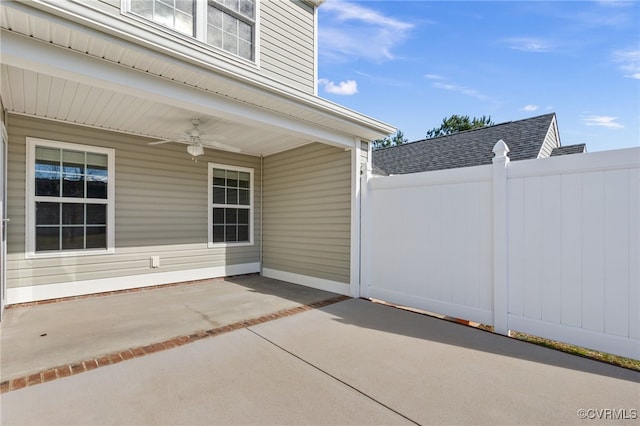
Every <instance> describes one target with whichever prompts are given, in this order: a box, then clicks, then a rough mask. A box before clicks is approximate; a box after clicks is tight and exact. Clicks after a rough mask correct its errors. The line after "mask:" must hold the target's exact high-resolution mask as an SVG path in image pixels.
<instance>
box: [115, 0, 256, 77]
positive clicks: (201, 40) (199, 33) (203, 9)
mask: <svg viewBox="0 0 640 426" xmlns="http://www.w3.org/2000/svg"><path fill="white" fill-rule="evenodd" d="M131 1H132V0H121V11H122V12H123V13H124V14H126V15H127V16H128V17H131V18H133V19H135V20H136V21H138V22H142V23H144V24H146V25H151V26H153V27H154V28H157V29H160V30H162V31H164V32H167V33H170V34H172V35H174V36H176V37H178V38H181V39H183V40H185V41H187V42H188V43H193V42H194V41H195V42H197V43H198V44H199V45H201V46H204V47H206V48H207V49H209V50H212V51H215V52H220V53H222V54H224V55H227V56H230V57H233V58H236V59H240V60H242V61H246V62H247V63H249V64H252V65H258V63H259V60H258V58H259V44H260V43H259V40H260V37H258V34H259V28H260V25H259V11H260V0H255V3H254V10H253V15H254V16H253V20H252V21H253V44H252V50H253V52H252V53H253V58H251V59H247V58H244V57H242V56H240V55H237V54H235V53H233V52H229V51H228V50H225V49H224V48H221V47H217V46H214V45H211V44H209V43H207V8H208V6H209V1H208V0H195V2H196V8H195V16H194V21H195V22H194V24H195V25H194V27H195V35H189V34H185V33H183V32H182V31H179V30H177V29H175V28H172V27H169V26H166V25H162V24H160V23H158V22H156V21H153V20H151V19H148V18H145V17H143V16H141V15H138V14H136V13H135V12H132V11H131ZM222 7H224V5H222ZM225 13H226V12H225ZM231 16H233V17H235V15H234V14H231Z"/></svg>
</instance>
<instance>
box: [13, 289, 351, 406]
mask: <svg viewBox="0 0 640 426" xmlns="http://www.w3.org/2000/svg"><path fill="white" fill-rule="evenodd" d="M348 299H350V297H348V296H337V297H333V298H331V299H325V300H321V301H319V302H314V303H310V304H308V305H301V306H296V307H295V308H288V309H283V310H280V311H277V312H274V313H272V314H268V315H263V316H261V317H257V318H251V319H247V320H243V321H238V322H235V323H232V324H228V325H225V326H222V327H217V328H212V329H210V330H200V331H196V332H195V333H192V334H189V335H184V336H178V337H174V338H172V339H169V340H165V341H164V342H159V343H153V344H150V345H146V346H138V347H134V348H129V349H126V350H124V351H120V352H114V353H111V354H107V355H103V356H101V357H98V358H93V359H89V360H86V361H78V362H74V363H72V364H65V365H60V366H58V367H53V368H50V369H47V370H43V371H40V372H38V373H34V374H29V375H27V376H22V377H16V378H14V379H9V380H5V381H3V382H2V383H0V394H2V393H5V392H9V391H13V390H18V389H22V388H24V387H27V386H33V385H39V384H41V383H46V382H50V381H52V380H55V379H60V378H63V377H68V376H72V375H74V374H79V373H83V372H85V371H90V370H93V369H95V368H99V367H104V366H106V365H111V364H117V363H119V362H121V361H126V360H128V359H132V358H138V357H141V356H145V355H149V354H152V353H155V352H160V351H163V350H166V349H171V348H175V347H177V346H182V345H185V344H187V343H192V342H195V341H197V340H201V339H204V338H207V337H213V336H218V335H220V334H224V333H228V332H230V331H234V330H239V329H241V328H246V327H251V326H254V325H258V324H262V323H265V322H268V321H272V320H275V319H278V318H284V317H288V316H291V315H295V314H298V313H301V312H305V311H309V310H312V309H318V308H322V307H324V306H328V305H332V304H334V303H338V302H342V301H344V300H348Z"/></svg>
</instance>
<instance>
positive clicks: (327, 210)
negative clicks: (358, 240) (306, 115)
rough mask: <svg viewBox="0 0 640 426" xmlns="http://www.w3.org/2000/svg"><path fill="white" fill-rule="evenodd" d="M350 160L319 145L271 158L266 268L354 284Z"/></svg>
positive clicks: (266, 192) (266, 191) (266, 200)
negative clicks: (351, 263)
mask: <svg viewBox="0 0 640 426" xmlns="http://www.w3.org/2000/svg"><path fill="white" fill-rule="evenodd" d="M350 158H351V153H350V152H345V150H343V149H339V148H334V147H330V146H326V145H322V144H317V143H316V144H310V145H305V146H303V147H300V148H296V149H293V150H290V151H286V152H282V153H279V154H275V155H271V156H269V157H265V159H264V188H265V189H264V197H265V198H264V224H263V229H264V247H263V267H265V268H269V269H274V270H278V271H284V272H290V273H295V274H301V275H306V276H310V277H315V278H323V279H328V280H333V281H337V282H342V283H348V282H349V278H350V263H349V262H350V230H351V217H350V216H351V162H350Z"/></svg>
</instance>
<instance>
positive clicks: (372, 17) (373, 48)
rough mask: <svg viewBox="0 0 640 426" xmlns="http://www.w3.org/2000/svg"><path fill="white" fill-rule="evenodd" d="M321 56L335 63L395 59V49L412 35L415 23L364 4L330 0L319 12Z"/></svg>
mask: <svg viewBox="0 0 640 426" xmlns="http://www.w3.org/2000/svg"><path fill="white" fill-rule="evenodd" d="M319 11H320V13H321V14H322V15H321V18H320V19H321V20H322V25H320V26H319V44H320V50H319V51H320V54H322V55H323V56H325V57H327V58H329V59H333V60H341V61H344V60H353V59H357V58H364V59H367V60H370V61H373V62H382V61H388V60H392V59H395V58H396V56H395V55H394V53H393V49H394V48H395V47H397V46H398V45H400V44H401V43H402V42H403V41H404V40H406V39H407V37H408V36H409V32H410V30H411V29H412V28H413V27H414V26H413V24H411V23H408V22H404V21H401V20H398V19H395V18H392V17H390V16H385V15H383V14H381V13H380V12H378V11H377V10H375V9H373V8H369V7H364V6H362V5H361V4H356V3H350V2H345V1H338V0H335V1H332V0H329V1H327V2H325V3H323V4H322V7H321V8H320V9H319Z"/></svg>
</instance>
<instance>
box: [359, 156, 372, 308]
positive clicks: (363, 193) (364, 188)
mask: <svg viewBox="0 0 640 426" xmlns="http://www.w3.org/2000/svg"><path fill="white" fill-rule="evenodd" d="M362 166H363V170H362V175H361V176H360V179H361V184H360V259H361V260H360V297H364V298H369V297H370V295H369V287H370V286H371V256H372V252H371V202H370V200H369V197H370V192H369V180H370V179H371V144H369V147H368V156H367V163H366V164H363V165H362Z"/></svg>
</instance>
